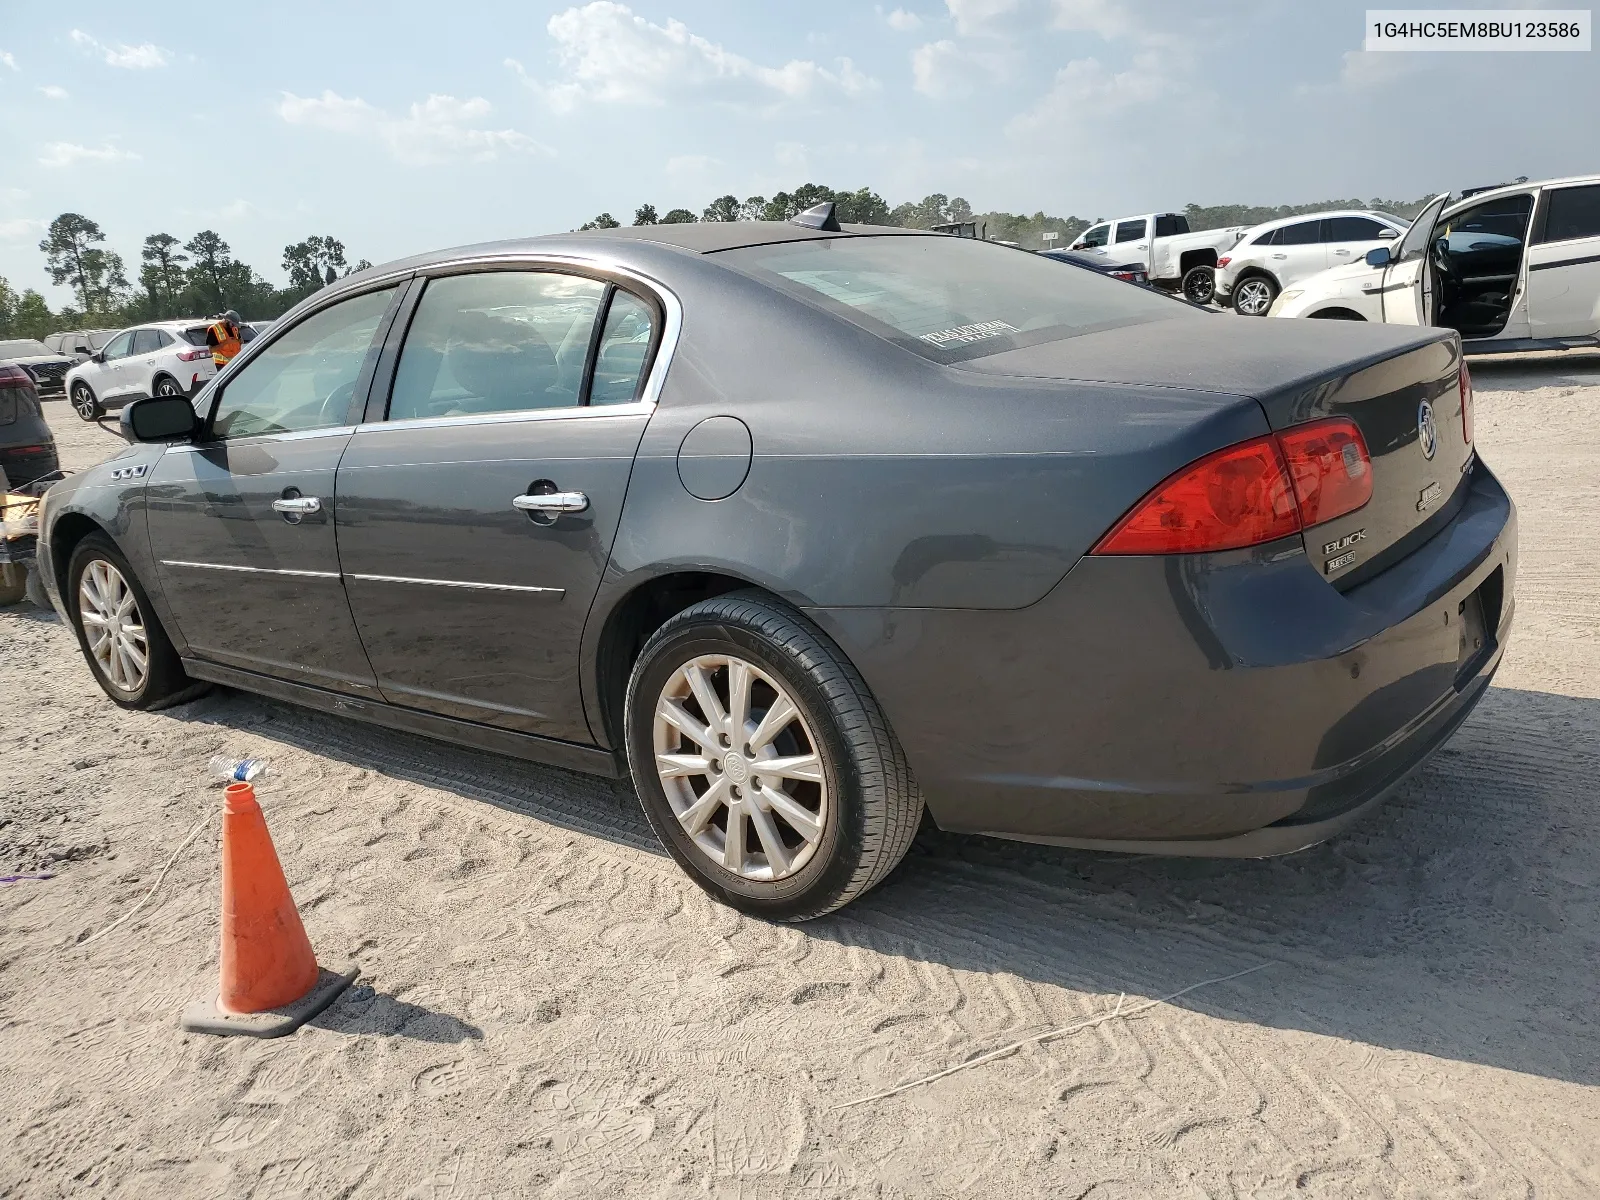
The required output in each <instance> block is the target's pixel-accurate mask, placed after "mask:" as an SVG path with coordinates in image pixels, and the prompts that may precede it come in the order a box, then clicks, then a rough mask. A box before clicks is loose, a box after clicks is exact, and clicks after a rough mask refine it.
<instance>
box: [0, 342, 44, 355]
mask: <svg viewBox="0 0 1600 1200" xmlns="http://www.w3.org/2000/svg"><path fill="white" fill-rule="evenodd" d="M49 353H50V347H48V346H46V345H45V344H44V343H43V342H36V341H34V340H33V339H32V338H19V339H18V340H16V341H11V342H0V358H32V357H33V356H34V355H36V354H49Z"/></svg>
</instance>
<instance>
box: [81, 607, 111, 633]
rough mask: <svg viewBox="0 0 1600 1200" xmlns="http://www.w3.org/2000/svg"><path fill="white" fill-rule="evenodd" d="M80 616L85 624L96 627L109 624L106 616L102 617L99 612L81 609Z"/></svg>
mask: <svg viewBox="0 0 1600 1200" xmlns="http://www.w3.org/2000/svg"><path fill="white" fill-rule="evenodd" d="M78 617H79V618H80V619H81V620H82V621H83V623H84V624H85V625H93V626H94V627H95V628H96V629H103V628H104V627H105V626H106V624H107V621H106V618H105V617H102V616H101V615H100V614H99V613H97V612H83V611H82V610H79V612H78Z"/></svg>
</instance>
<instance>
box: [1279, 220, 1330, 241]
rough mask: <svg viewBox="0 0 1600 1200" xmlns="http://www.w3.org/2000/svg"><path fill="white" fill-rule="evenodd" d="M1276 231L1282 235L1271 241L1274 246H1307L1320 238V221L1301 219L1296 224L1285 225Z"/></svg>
mask: <svg viewBox="0 0 1600 1200" xmlns="http://www.w3.org/2000/svg"><path fill="white" fill-rule="evenodd" d="M1278 232H1279V233H1281V234H1282V235H1283V236H1282V237H1281V238H1280V239H1279V240H1278V241H1276V242H1274V243H1273V245H1274V246H1309V245H1311V244H1312V243H1313V242H1320V241H1321V240H1322V222H1321V221H1301V222H1300V223H1299V224H1297V225H1285V226H1284V227H1283V228H1282V229H1280V230H1279V231H1278Z"/></svg>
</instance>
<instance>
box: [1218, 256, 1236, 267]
mask: <svg viewBox="0 0 1600 1200" xmlns="http://www.w3.org/2000/svg"><path fill="white" fill-rule="evenodd" d="M1232 261H1233V256H1232V255H1229V254H1224V255H1223V256H1222V257H1221V258H1219V259H1217V266H1219V267H1225V266H1227V265H1228V264H1229V263H1231V262H1232Z"/></svg>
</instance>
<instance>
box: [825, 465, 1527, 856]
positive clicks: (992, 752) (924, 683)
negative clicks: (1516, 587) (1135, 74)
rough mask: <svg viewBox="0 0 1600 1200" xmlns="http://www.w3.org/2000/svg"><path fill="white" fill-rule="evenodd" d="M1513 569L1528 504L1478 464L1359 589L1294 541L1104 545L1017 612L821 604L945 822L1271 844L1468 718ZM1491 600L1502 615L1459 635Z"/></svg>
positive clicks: (1413, 758) (1320, 821)
mask: <svg viewBox="0 0 1600 1200" xmlns="http://www.w3.org/2000/svg"><path fill="white" fill-rule="evenodd" d="M1515 576H1516V514H1515V509H1514V507H1513V506H1512V504H1511V501H1510V498H1509V497H1508V496H1507V495H1506V493H1505V491H1504V490H1503V489H1502V488H1501V487H1500V485H1499V483H1498V481H1496V480H1495V478H1494V476H1493V475H1492V474H1491V473H1490V472H1489V471H1488V470H1487V469H1486V468H1485V467H1483V466H1482V465H1481V464H1479V465H1477V466H1476V467H1475V468H1474V471H1473V476H1472V478H1471V480H1470V481H1469V486H1468V492H1467V497H1466V502H1465V503H1464V505H1463V506H1462V509H1461V511H1460V512H1459V513H1458V514H1457V516H1456V518H1455V519H1454V520H1453V521H1452V522H1451V523H1450V524H1448V525H1446V526H1445V527H1444V528H1443V529H1442V530H1441V531H1440V532H1439V533H1438V534H1437V535H1435V536H1434V537H1433V538H1432V539H1431V540H1430V541H1428V542H1427V543H1426V544H1424V545H1423V546H1422V547H1420V548H1419V549H1418V550H1416V551H1415V552H1414V553H1412V554H1411V555H1410V556H1408V557H1407V558H1406V559H1404V560H1403V561H1402V562H1400V563H1398V564H1396V565H1395V566H1394V567H1391V568H1390V569H1389V570H1387V571H1385V572H1383V573H1382V574H1381V575H1379V576H1377V577H1375V578H1374V579H1372V580H1370V581H1368V582H1366V583H1364V584H1362V585H1360V586H1359V587H1355V588H1352V589H1351V590H1349V591H1347V592H1339V591H1337V590H1336V589H1335V588H1333V587H1332V586H1330V585H1329V584H1328V583H1327V582H1325V581H1324V580H1323V578H1322V577H1321V576H1320V575H1319V574H1318V573H1317V571H1316V570H1315V568H1314V567H1313V566H1312V565H1311V564H1310V563H1309V561H1308V560H1307V558H1306V556H1305V554H1304V551H1303V549H1302V547H1301V545H1300V542H1299V539H1292V540H1287V539H1286V540H1285V541H1283V542H1279V543H1275V544H1273V545H1271V546H1267V547H1260V548H1257V549H1255V550H1252V551H1236V552H1230V553H1225V554H1214V555H1197V556H1191V557H1184V558H1178V557H1174V558H1154V557H1151V558H1086V559H1084V560H1082V561H1081V562H1080V563H1079V564H1078V565H1077V566H1076V567H1074V568H1073V570H1072V572H1071V573H1070V574H1069V575H1068V576H1067V577H1066V578H1065V579H1064V580H1062V581H1061V583H1060V584H1058V585H1057V587H1056V588H1055V589H1054V590H1053V591H1052V592H1051V593H1050V594H1049V595H1048V596H1046V597H1045V598H1044V599H1043V600H1041V601H1039V602H1038V603H1037V604H1035V605H1033V606H1031V607H1029V608H1026V609H1019V610H1014V611H1010V612H993V611H990V612H978V611H970V610H969V611H955V610H931V609H924V610H904V609H902V610H884V609H877V610H861V609H831V610H830V609H824V610H813V612H812V615H813V616H814V617H815V618H816V619H817V620H818V622H819V623H820V624H821V625H822V626H823V627H824V628H825V629H826V630H827V631H828V632H829V633H830V634H831V635H832V636H833V637H834V638H835V639H837V640H838V642H839V643H840V645H841V647H842V648H843V649H844V650H845V652H846V653H847V654H849V655H850V657H851V659H852V661H854V662H855V663H856V665H857V666H858V667H859V668H860V670H861V672H862V674H863V675H864V676H865V678H866V680H867V683H868V684H869V685H870V686H871V687H872V689H873V691H874V694H875V695H876V696H877V697H878V699H879V701H880V703H881V704H882V705H883V707H884V709H885V712H886V713H887V715H888V717H889V720H890V721H891V723H892V724H893V725H894V727H895V730H896V732H897V733H898V735H899V737H900V740H901V742H902V744H903V745H904V747H905V750H906V754H907V757H908V759H909V761H910V763H911V767H912V770H913V771H914V772H915V773H916V775H917V779H918V782H919V784H920V786H921V788H922V790H923V794H924V797H925V799H926V800H927V803H928V807H929V810H930V811H931V812H932V814H933V816H934V818H935V820H936V821H937V822H938V823H939V825H940V826H941V827H943V828H946V829H952V830H961V831H967V832H973V833H987V834H994V835H998V836H1002V837H1010V838H1020V839H1023V840H1030V841H1043V842H1055V843H1062V844H1068V845H1078V846H1087V847H1092V848H1099V849H1108V850H1127V851H1136V852H1145V853H1166V854H1196V855H1242V856H1250V857H1254V856H1261V855H1268V854H1278V853H1285V852H1288V851H1291V850H1297V849H1301V848H1303V847H1304V846H1307V845H1311V844H1313V843H1315V842H1317V841H1320V840H1322V839H1323V838H1325V837H1327V836H1329V835H1330V834H1331V833H1332V832H1334V831H1336V830H1337V829H1339V828H1341V827H1342V826H1343V825H1344V824H1346V823H1348V822H1349V821H1350V820H1353V819H1354V818H1355V817H1356V816H1358V815H1359V814H1360V812H1361V811H1362V810H1363V809H1365V808H1366V807H1368V806H1370V805H1371V804H1374V803H1376V802H1377V801H1378V800H1379V799H1381V798H1382V797H1383V795H1384V794H1386V793H1387V792H1388V791H1389V790H1391V789H1392V788H1393V787H1395V785H1396V784H1398V783H1399V782H1400V781H1401V780H1402V779H1403V778H1404V777H1405V776H1406V775H1407V774H1408V773H1409V772H1410V771H1411V770H1412V769H1413V768H1415V767H1416V766H1417V765H1418V764H1419V763H1421V762H1422V761H1423V760H1424V759H1425V758H1426V757H1427V756H1428V755H1429V754H1431V753H1432V752H1433V751H1434V750H1435V749H1436V748H1437V747H1438V746H1439V745H1441V744H1442V743H1443V742H1444V741H1445V740H1446V739H1447V738H1448V737H1449V736H1450V734H1451V733H1452V732H1453V731H1454V730H1455V728H1456V727H1457V726H1458V725H1459V724H1460V723H1461V722H1462V721H1463V720H1465V718H1466V716H1467V715H1468V713H1470V712H1471V710H1472V708H1473V706H1474V705H1475V704H1476V703H1477V702H1478V700H1479V699H1480V698H1481V697H1482V695H1483V693H1484V691H1485V689H1486V688H1487V686H1488V682H1489V679H1490V678H1491V677H1492V675H1493V673H1494V671H1495V669H1496V668H1497V667H1498V665H1499V662H1500V658H1501V654H1502V651H1503V647H1504V645H1505V640H1506V637H1507V635H1508V634H1509V631H1510V627H1511V620H1512V609H1513V602H1512V584H1513V581H1514V579H1515ZM1474 597H1476V599H1474ZM1474 604H1481V606H1482V611H1483V616H1484V621H1483V625H1482V627H1481V628H1479V629H1477V630H1476V631H1474V630H1473V628H1472V627H1471V626H1470V625H1466V626H1465V628H1466V630H1467V632H1468V640H1467V644H1465V645H1463V641H1462V633H1463V629H1464V618H1466V617H1468V616H1469V615H1470V609H1471V607H1472V606H1473V605H1474ZM1474 634H1476V636H1477V640H1478V641H1479V642H1480V643H1481V644H1479V645H1476V646H1474V645H1472V644H1470V643H1471V641H1472V638H1473V636H1474Z"/></svg>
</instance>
